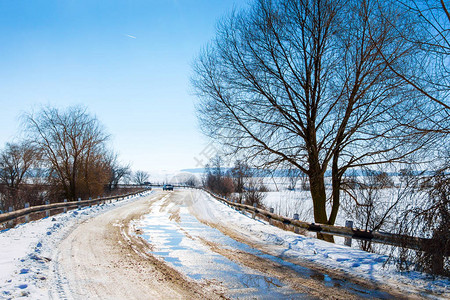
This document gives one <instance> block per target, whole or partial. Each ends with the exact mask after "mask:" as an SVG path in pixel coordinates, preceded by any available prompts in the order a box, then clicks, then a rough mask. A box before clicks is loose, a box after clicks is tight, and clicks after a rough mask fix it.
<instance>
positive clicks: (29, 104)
mask: <svg viewBox="0 0 450 300" xmlns="http://www.w3.org/2000/svg"><path fill="white" fill-rule="evenodd" d="M243 2H244V1H239V0H178V1H177V0H146V1H140V0H139V1H136V0H133V1H92V0H88V1H80V0H70V1H40V0H33V1H24V0H14V1H12V0H11V1H8V0H0V104H1V110H0V147H3V146H4V144H5V143H6V142H9V141H13V140H14V139H15V137H16V136H17V135H18V132H19V128H20V126H19V123H20V121H19V117H20V115H21V114H23V113H24V112H28V111H31V110H33V109H34V110H36V109H39V107H40V106H42V105H52V106H56V107H61V108H64V107H67V106H70V105H78V104H82V105H85V106H87V107H88V109H89V111H90V112H91V113H92V114H95V115H96V116H97V117H98V119H99V120H100V121H101V122H102V123H103V124H104V125H105V127H106V128H107V131H108V132H109V133H110V134H111V135H112V144H113V147H114V149H116V150H117V151H118V152H119V154H120V157H121V159H122V161H124V162H130V163H132V167H133V169H135V170H137V169H142V170H163V169H166V170H177V169H183V168H192V167H195V166H196V162H195V160H194V157H197V156H198V155H199V153H201V152H202V150H203V149H204V148H205V147H206V146H207V144H208V141H207V140H206V139H205V138H204V137H203V136H202V135H201V133H200V132H199V130H198V125H197V120H196V116H195V110H194V103H195V101H196V99H195V97H194V96H193V95H192V90H191V88H190V85H189V78H190V76H191V72H192V71H191V65H192V62H193V60H194V58H195V57H196V55H197V54H198V53H199V51H200V49H201V47H202V46H204V45H205V44H206V43H207V42H208V41H209V40H211V39H212V38H213V37H214V32H215V25H216V23H217V21H218V20H219V18H220V17H222V16H224V15H225V14H226V13H227V12H229V11H230V10H232V9H233V8H239V7H240V6H242V5H244V4H243Z"/></svg>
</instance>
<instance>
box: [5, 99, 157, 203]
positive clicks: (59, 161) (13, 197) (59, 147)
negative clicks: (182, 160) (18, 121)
mask: <svg viewBox="0 0 450 300" xmlns="http://www.w3.org/2000/svg"><path fill="white" fill-rule="evenodd" d="M23 119H24V137H23V139H22V141H20V142H18V143H7V144H6V146H5V148H4V149H3V150H2V151H0V196H1V203H0V204H1V205H0V210H5V209H7V208H8V207H13V208H15V209H17V208H22V207H23V204H24V203H26V202H28V203H30V204H31V205H35V204H43V201H44V199H45V200H51V201H61V200H62V199H68V200H76V199H77V198H83V199H87V198H88V197H97V196H100V195H103V194H105V193H109V192H111V191H113V190H115V189H117V187H118V184H119V182H120V181H121V180H123V179H124V178H127V177H129V176H130V175H131V170H130V166H129V165H125V164H122V163H121V162H120V161H119V159H118V155H117V154H116V153H114V151H112V150H111V149H110V148H109V147H108V144H107V142H108V138H109V136H108V135H107V134H106V132H105V129H104V128H103V127H102V125H101V124H100V122H99V121H98V119H97V118H95V117H94V116H92V115H91V114H89V113H88V112H87V110H86V108H84V107H70V108H68V109H66V110H59V109H56V108H51V107H47V108H43V109H41V110H40V111H38V112H37V113H29V114H27V115H25V116H24V118H23ZM135 177H136V178H135V180H137V181H138V182H139V183H141V181H142V183H143V182H144V181H146V180H147V179H148V174H147V173H145V172H142V171H139V172H136V174H135Z"/></svg>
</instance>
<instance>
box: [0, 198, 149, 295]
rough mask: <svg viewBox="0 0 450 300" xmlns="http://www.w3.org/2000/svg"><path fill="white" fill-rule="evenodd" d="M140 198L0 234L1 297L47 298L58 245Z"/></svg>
mask: <svg viewBox="0 0 450 300" xmlns="http://www.w3.org/2000/svg"><path fill="white" fill-rule="evenodd" d="M145 195H148V192H147V193H146V194H145ZM139 198H140V196H134V197H131V198H129V199H126V200H121V201H118V202H113V203H108V204H102V205H98V206H97V205H95V206H92V207H83V208H81V209H80V210H70V211H68V212H67V213H62V214H58V215H55V216H51V217H49V218H45V219H41V220H38V221H34V222H30V223H27V224H21V225H18V226H16V227H15V228H12V229H8V230H4V231H2V232H0V298H2V299H10V298H16V297H20V296H29V297H31V298H32V299H48V298H49V295H48V286H49V284H50V283H49V280H50V281H51V280H53V279H51V278H50V277H49V275H50V274H51V273H52V271H53V269H54V268H55V267H56V266H55V265H54V263H53V262H52V255H53V252H54V250H55V248H56V245H57V244H58V243H59V242H60V241H61V240H62V239H63V238H64V237H65V236H66V235H67V234H68V233H69V232H70V231H71V230H72V229H73V228H75V227H76V226H77V225H78V224H79V223H81V222H83V221H85V220H87V219H89V218H92V217H94V216H96V215H98V214H100V213H102V212H105V211H108V210H110V209H113V208H116V207H119V206H122V205H124V204H127V203H130V201H135V200H137V199H139ZM51 284H56V285H57V284H58V282H51Z"/></svg>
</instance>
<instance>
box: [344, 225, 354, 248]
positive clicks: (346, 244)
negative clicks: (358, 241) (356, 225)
mask: <svg viewBox="0 0 450 300" xmlns="http://www.w3.org/2000/svg"><path fill="white" fill-rule="evenodd" d="M345 227H347V228H353V221H350V220H346V221H345ZM344 245H345V246H349V247H351V246H352V238H351V237H346V238H345V241H344Z"/></svg>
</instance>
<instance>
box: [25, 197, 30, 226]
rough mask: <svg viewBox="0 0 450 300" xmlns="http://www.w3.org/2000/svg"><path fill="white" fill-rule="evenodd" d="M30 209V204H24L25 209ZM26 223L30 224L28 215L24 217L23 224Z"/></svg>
mask: <svg viewBox="0 0 450 300" xmlns="http://www.w3.org/2000/svg"><path fill="white" fill-rule="evenodd" d="M29 207H30V203H28V202H27V203H25V208H29ZM28 222H30V216H29V215H26V216H25V223H28Z"/></svg>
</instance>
